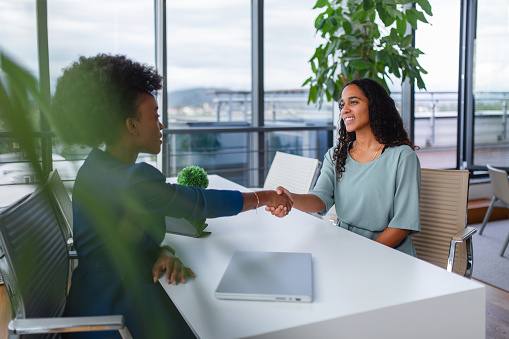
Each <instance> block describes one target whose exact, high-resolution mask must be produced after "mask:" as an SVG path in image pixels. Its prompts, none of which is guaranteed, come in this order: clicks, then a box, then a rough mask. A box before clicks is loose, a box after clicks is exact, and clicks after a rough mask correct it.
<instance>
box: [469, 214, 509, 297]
mask: <svg viewBox="0 0 509 339" xmlns="http://www.w3.org/2000/svg"><path fill="white" fill-rule="evenodd" d="M471 226H473V227H475V228H477V233H476V234H474V236H473V238H472V239H473V244H474V271H473V275H472V277H473V278H475V279H477V280H481V281H484V282H485V283H488V284H490V285H493V286H496V287H499V288H501V289H503V290H506V291H509V246H508V247H507V249H506V251H505V255H504V256H503V257H501V256H500V255H499V254H500V251H501V250H502V246H504V241H505V239H506V237H507V235H508V234H509V220H500V221H492V222H489V223H488V224H487V225H486V227H485V228H484V232H483V234H482V235H479V230H480V228H481V224H476V225H471Z"/></svg>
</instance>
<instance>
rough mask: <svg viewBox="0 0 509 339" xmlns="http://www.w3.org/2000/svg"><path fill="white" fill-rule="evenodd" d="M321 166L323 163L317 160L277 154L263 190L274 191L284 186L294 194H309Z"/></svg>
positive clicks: (281, 153)
mask: <svg viewBox="0 0 509 339" xmlns="http://www.w3.org/2000/svg"><path fill="white" fill-rule="evenodd" d="M320 166H321V161H319V160H317V159H313V158H307V157H303V156H300V155H294V154H288V153H283V152H276V155H275V156H274V160H273V161H272V164H271V165H270V168H269V172H268V173H267V178H266V179H265V183H264V184H263V189H265V190H274V189H276V188H277V187H278V186H283V187H285V188H286V189H288V190H289V191H290V192H292V193H299V194H303V193H308V192H309V190H310V189H311V188H313V186H314V185H315V182H316V179H317V178H318V174H319V172H320Z"/></svg>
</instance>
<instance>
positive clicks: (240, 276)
mask: <svg viewBox="0 0 509 339" xmlns="http://www.w3.org/2000/svg"><path fill="white" fill-rule="evenodd" d="M215 296H216V298H218V299H228V300H259V301H286V302H311V301H313V267H312V256H311V254H310V253H296V252H258V251H236V252H234V254H233V256H232V258H231V260H230V263H229V264H228V267H227V268H226V271H225V272H224V274H223V277H222V278H221V281H220V282H219V285H218V287H217V289H216V292H215Z"/></svg>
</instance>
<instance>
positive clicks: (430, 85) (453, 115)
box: [414, 0, 460, 168]
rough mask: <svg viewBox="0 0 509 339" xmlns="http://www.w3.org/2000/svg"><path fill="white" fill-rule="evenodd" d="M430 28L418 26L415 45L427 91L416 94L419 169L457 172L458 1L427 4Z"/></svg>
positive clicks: (416, 140)
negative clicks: (431, 14)
mask: <svg viewBox="0 0 509 339" xmlns="http://www.w3.org/2000/svg"><path fill="white" fill-rule="evenodd" d="M430 4H431V7H432V9H433V16H432V17H429V18H428V20H429V22H430V24H429V25H428V24H423V23H419V27H418V29H417V31H416V33H415V45H416V47H417V48H419V49H421V50H422V51H423V52H424V53H425V54H423V55H421V56H420V57H419V59H420V64H421V65H422V66H423V67H424V69H425V70H427V71H428V74H427V75H423V80H424V82H425V84H426V89H427V91H417V90H416V92H415V99H414V100H415V130H414V143H415V144H416V145H418V146H420V147H421V149H420V150H419V151H417V155H418V157H419V159H420V161H421V166H422V167H427V168H456V152H457V127H458V104H457V103H458V69H459V68H458V60H459V25H460V23H459V20H460V1H458V0H433V1H430Z"/></svg>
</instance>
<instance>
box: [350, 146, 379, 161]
mask: <svg viewBox="0 0 509 339" xmlns="http://www.w3.org/2000/svg"><path fill="white" fill-rule="evenodd" d="M382 146H383V145H382V144H380V147H379V148H378V150H377V151H376V152H375V155H373V159H371V160H370V161H369V162H371V161H373V160H375V158H376V156H377V154H378V152H380V150H381V149H382ZM351 156H352V158H353V160H355V161H357V158H356V157H355V147H354V148H352V154H351ZM357 162H358V161H357Z"/></svg>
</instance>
